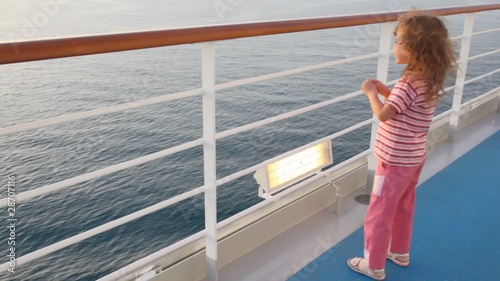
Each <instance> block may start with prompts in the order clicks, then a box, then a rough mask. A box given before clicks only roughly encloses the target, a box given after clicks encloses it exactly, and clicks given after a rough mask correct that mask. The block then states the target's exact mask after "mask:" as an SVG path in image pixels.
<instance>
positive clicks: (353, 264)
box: [347, 258, 385, 280]
mask: <svg viewBox="0 0 500 281" xmlns="http://www.w3.org/2000/svg"><path fill="white" fill-rule="evenodd" d="M362 260H363V258H352V259H348V260H347V265H348V266H349V268H351V269H352V270H354V271H356V272H357V273H361V274H364V275H366V276H368V277H370V278H372V279H374V280H384V279H385V270H384V269H380V270H373V271H372V270H371V269H369V268H367V271H364V270H362V269H361V268H359V263H360V262H361V261H362ZM380 272H382V273H384V275H382V276H380V277H378V276H375V273H380Z"/></svg>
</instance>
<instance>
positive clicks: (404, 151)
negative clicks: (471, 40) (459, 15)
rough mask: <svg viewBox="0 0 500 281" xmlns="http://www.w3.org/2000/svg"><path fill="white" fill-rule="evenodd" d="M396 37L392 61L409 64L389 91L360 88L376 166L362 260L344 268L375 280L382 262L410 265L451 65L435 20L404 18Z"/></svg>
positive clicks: (414, 14) (415, 15)
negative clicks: (430, 136)
mask: <svg viewBox="0 0 500 281" xmlns="http://www.w3.org/2000/svg"><path fill="white" fill-rule="evenodd" d="M395 36H396V40H395V44H394V56H395V59H396V63H398V64H406V65H407V66H406V68H405V69H404V70H403V72H402V75H401V78H400V79H399V81H398V82H397V84H396V85H395V86H394V88H393V89H392V91H391V90H390V89H389V88H387V87H386V86H385V85H384V84H383V83H381V82H380V81H378V80H366V81H364V82H363V84H362V86H361V89H362V91H363V92H364V93H365V94H366V95H367V96H368V99H369V101H370V105H371V108H372V110H373V113H374V115H375V116H376V117H377V118H378V119H379V120H380V121H381V122H380V126H379V128H378V131H377V135H376V137H375V147H374V153H375V156H376V157H377V159H378V162H377V168H376V170H375V178H374V183H373V189H372V194H371V198H370V206H369V207H368V211H367V213H366V218H365V223H364V231H365V247H364V258H351V259H349V260H348V261H347V264H348V265H349V267H350V268H351V269H352V270H354V271H356V272H358V273H361V274H364V275H367V276H369V277H371V278H373V279H375V280H384V279H385V270H384V269H385V261H386V259H389V260H391V261H393V262H394V263H395V264H397V265H399V266H408V264H409V263H410V260H409V258H410V255H409V252H410V240H411V232H412V222H413V212H414V207H415V187H416V185H417V183H418V178H419V176H420V172H421V171H422V166H423V165H424V161H425V155H426V149H425V144H426V138H427V132H428V131H429V126H430V124H431V122H432V117H433V115H434V110H435V105H436V101H437V99H438V97H439V92H440V91H442V90H443V87H444V86H443V84H444V80H445V78H446V75H447V74H448V73H449V72H450V71H451V70H452V69H453V68H454V65H455V54H454V51H453V48H452V45H451V43H450V40H449V37H448V31H447V29H446V27H445V25H444V24H443V22H442V21H441V20H440V19H439V18H437V17H434V16H430V15H425V14H423V13H422V12H420V11H418V10H412V11H410V12H408V13H406V14H403V15H401V16H400V17H399V18H398V25H397V27H396V30H395ZM377 94H381V95H383V96H385V97H386V102H385V103H382V102H381V101H380V99H379V98H378V96H377Z"/></svg>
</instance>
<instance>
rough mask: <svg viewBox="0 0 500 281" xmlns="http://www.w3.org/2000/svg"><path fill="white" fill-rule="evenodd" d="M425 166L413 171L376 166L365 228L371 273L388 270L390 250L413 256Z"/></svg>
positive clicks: (366, 255)
mask: <svg viewBox="0 0 500 281" xmlns="http://www.w3.org/2000/svg"><path fill="white" fill-rule="evenodd" d="M423 165H424V161H422V163H421V164H420V165H418V166H414V167H400V166H391V165H388V164H385V163H383V162H382V161H378V163H377V168H376V170H375V178H374V182H373V190H372V194H371V198H370V205H369V207H368V210H367V213H366V217H365V225H364V230H365V259H366V260H367V261H368V267H369V268H370V269H371V270H379V269H384V268H385V260H386V255H387V251H388V250H389V251H390V252H392V253H396V254H408V253H409V252H410V242H411V232H412V226H413V213H414V209H415V187H416V186H417V183H418V177H419V176H420V172H421V171H422V167H423ZM389 244H390V245H389Z"/></svg>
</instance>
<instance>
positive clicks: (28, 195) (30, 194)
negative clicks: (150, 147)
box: [0, 139, 203, 207]
mask: <svg viewBox="0 0 500 281" xmlns="http://www.w3.org/2000/svg"><path fill="white" fill-rule="evenodd" d="M202 144H203V139H198V140H195V141H191V142H187V143H184V144H181V145H178V146H175V147H171V148H168V149H165V150H162V151H159V152H155V153H152V154H149V155H146V156H142V157H139V158H136V159H133V160H129V161H126V162H122V163H120V164H116V165H113V166H108V167H106V168H103V169H100V170H97V171H93V172H90V173H87V174H83V175H80V176H76V177H73V178H70V179H66V180H63V181H60V182H57V183H53V184H49V185H46V186H43V187H40V188H37V189H34V190H30V191H26V192H23V193H20V194H18V195H16V203H20V202H22V201H26V200H29V199H32V198H34V197H37V196H40V195H44V194H47V193H50V192H54V191H57V190H60V189H63V188H66V187H70V186H74V185H76V184H79V183H82V182H86V181H89V180H92V179H96V178H99V177H102V176H105V175H109V174H112V173H115V172H118V171H122V170H125V169H128V168H131V167H135V166H139V165H141V164H145V163H148V162H151V161H154V160H157V159H160V158H162V157H165V156H168V155H171V154H174V153H177V152H180V151H183V150H186V149H189V148H193V147H196V146H199V145H202ZM7 203H8V198H7V197H5V198H2V199H0V207H5V206H7Z"/></svg>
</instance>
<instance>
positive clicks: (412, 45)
mask: <svg viewBox="0 0 500 281" xmlns="http://www.w3.org/2000/svg"><path fill="white" fill-rule="evenodd" d="M397 33H399V34H400V37H401V38H402V40H401V41H402V42H401V44H402V45H403V47H404V48H405V49H406V50H407V51H408V52H409V54H410V57H409V60H408V65H407V66H406V68H405V69H404V70H403V72H402V76H411V77H416V79H423V80H425V81H426V82H427V83H428V84H429V91H428V92H427V94H426V100H427V102H433V101H436V100H437V99H438V98H439V96H440V94H439V93H440V92H441V91H443V90H444V83H445V80H446V78H447V76H448V74H450V73H452V71H453V70H454V69H455V68H456V57H457V55H456V53H455V51H454V50H453V45H452V44H451V41H450V39H449V36H448V30H447V29H446V26H445V24H444V23H443V22H442V21H441V19H439V18H438V17H436V16H432V15H427V14H424V13H423V12H422V11H420V10H418V9H415V8H414V9H412V10H411V11H409V12H407V13H404V14H402V15H400V16H399V17H398V25H397V26H396V30H395V31H394V35H396V34H397Z"/></svg>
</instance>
